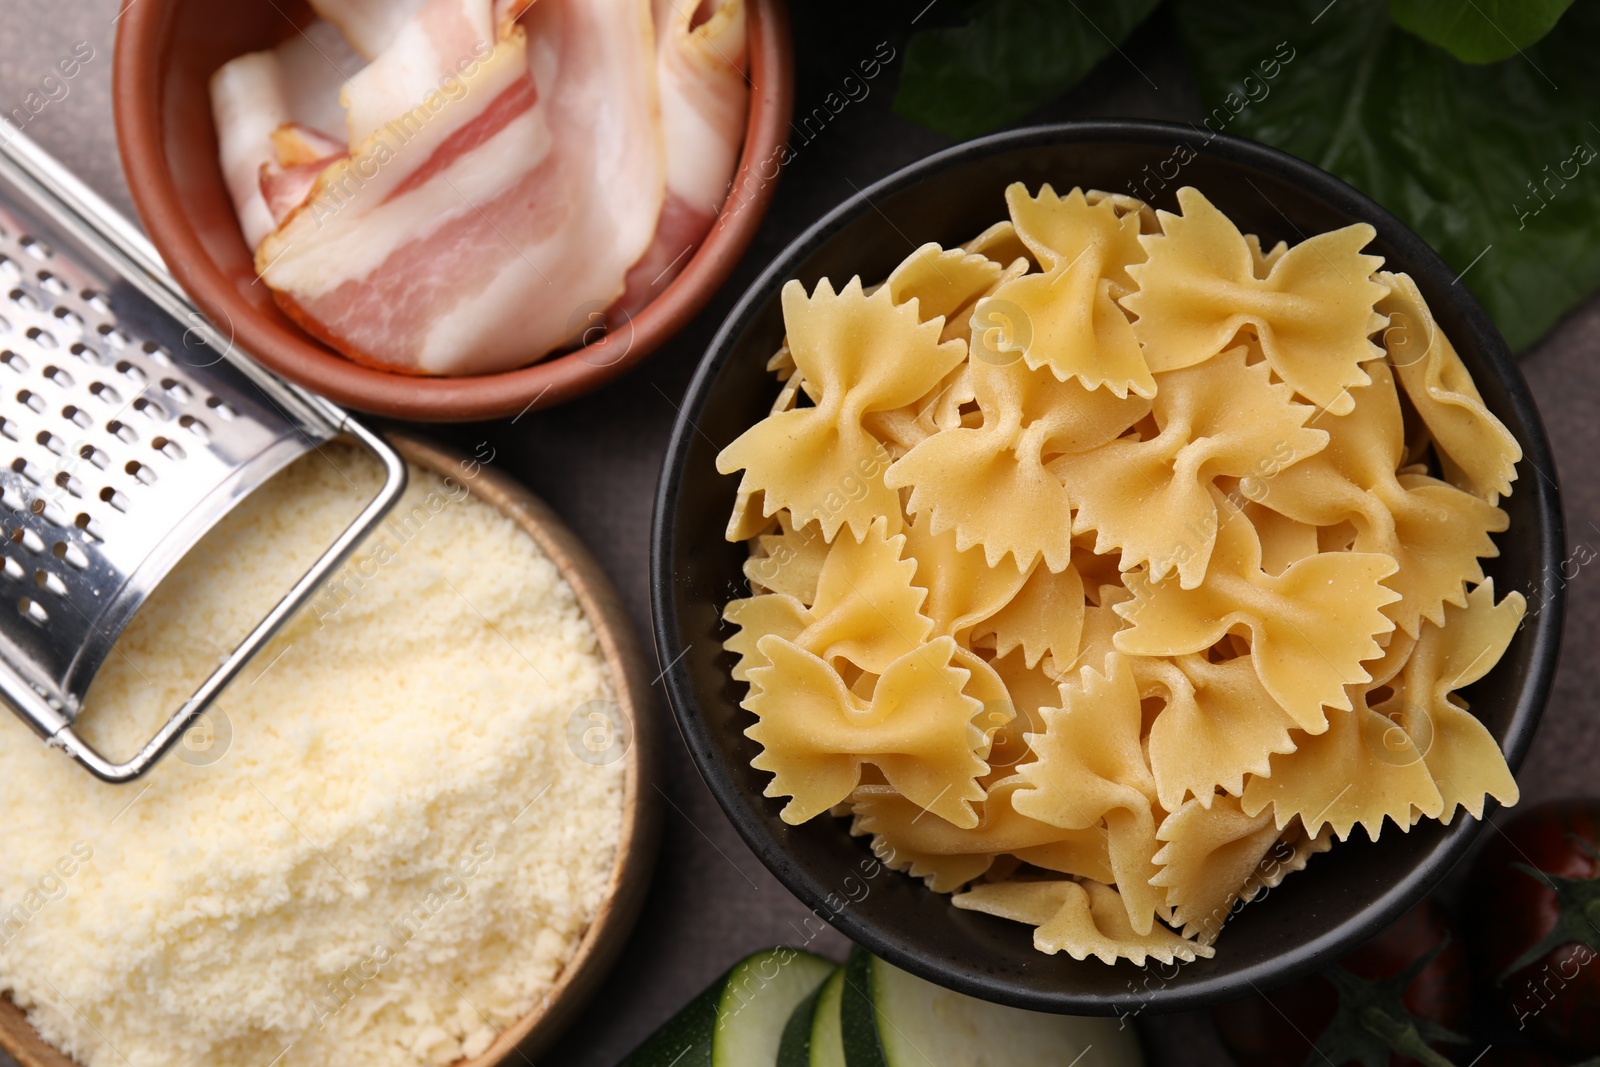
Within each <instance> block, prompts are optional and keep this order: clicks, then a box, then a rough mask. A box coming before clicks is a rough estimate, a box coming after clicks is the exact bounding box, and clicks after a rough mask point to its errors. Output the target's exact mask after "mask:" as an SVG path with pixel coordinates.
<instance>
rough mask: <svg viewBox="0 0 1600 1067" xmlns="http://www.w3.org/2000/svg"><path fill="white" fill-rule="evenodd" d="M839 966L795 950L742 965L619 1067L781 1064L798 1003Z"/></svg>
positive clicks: (759, 955)
mask: <svg viewBox="0 0 1600 1067" xmlns="http://www.w3.org/2000/svg"><path fill="white" fill-rule="evenodd" d="M837 969H838V967H837V966H836V965H835V964H834V963H833V962H832V961H831V960H825V959H823V958H822V957H821V956H815V955H812V954H811V953H809V952H801V951H798V950H796V949H792V948H773V949H766V950H764V951H761V952H757V953H755V954H754V955H751V956H747V957H745V958H744V959H742V960H740V961H739V962H738V963H736V964H734V965H733V967H732V968H731V969H729V971H728V973H726V974H724V975H723V976H722V977H721V978H718V979H717V980H716V981H715V982H713V983H711V985H710V986H709V987H708V988H707V989H706V990H705V991H704V992H702V993H701V994H700V995H699V996H697V997H695V998H694V1000H692V1001H690V1002H689V1004H688V1006H687V1007H685V1008H684V1009H683V1010H682V1011H680V1012H678V1014H677V1015H674V1016H673V1017H672V1018H671V1019H668V1020H667V1021H666V1022H665V1023H664V1024H662V1026H661V1028H660V1029H659V1030H657V1031H656V1032H655V1033H653V1034H651V1035H650V1036H649V1037H648V1038H646V1039H645V1041H644V1044H642V1045H640V1046H639V1047H638V1048H636V1049H634V1050H633V1052H632V1053H630V1054H629V1056H628V1058H627V1059H625V1060H623V1061H622V1063H621V1064H619V1067H766V1065H767V1064H775V1063H776V1062H777V1057H778V1044H779V1042H780V1041H781V1040H782V1038H783V1032H784V1025H785V1024H786V1023H787V1022H788V1020H789V1017H790V1015H792V1014H793V1012H794V1009H795V1005H797V1004H799V1003H800V1002H801V1001H803V1000H805V999H806V998H807V997H809V996H811V995H812V994H813V993H815V992H816V990H817V987H818V986H820V985H821V984H822V983H823V981H824V980H825V979H826V978H827V977H828V975H829V974H830V973H832V972H833V971H835V970H837Z"/></svg>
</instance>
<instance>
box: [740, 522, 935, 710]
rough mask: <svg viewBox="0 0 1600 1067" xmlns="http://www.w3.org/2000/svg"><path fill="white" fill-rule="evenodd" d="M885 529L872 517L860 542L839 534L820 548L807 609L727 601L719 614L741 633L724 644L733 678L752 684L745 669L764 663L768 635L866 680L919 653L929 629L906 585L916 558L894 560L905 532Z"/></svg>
mask: <svg viewBox="0 0 1600 1067" xmlns="http://www.w3.org/2000/svg"><path fill="white" fill-rule="evenodd" d="M884 528H885V526H884V521H883V520H882V519H879V520H877V521H876V522H874V523H873V524H872V526H871V527H870V528H869V529H868V530H867V536H866V537H865V538H863V539H862V540H860V541H855V540H853V539H851V538H849V537H841V538H839V539H838V540H836V541H834V543H833V544H832V545H831V546H829V547H828V548H827V555H826V557H824V559H823V560H822V564H821V567H820V569H819V570H818V573H817V578H816V581H815V584H814V600H813V602H812V604H811V605H810V606H809V607H808V606H807V605H806V604H805V603H804V601H802V600H801V599H800V598H799V597H797V596H792V595H790V594H788V593H765V594H761V595H759V596H754V597H747V598H745V599H743V600H734V601H731V602H730V603H729V604H728V606H727V607H726V608H725V609H724V610H723V617H724V619H726V620H727V621H728V622H730V623H733V624H734V625H736V626H738V627H740V631H739V633H737V634H735V635H734V636H732V637H730V638H728V639H727V640H726V641H725V642H724V645H725V646H726V647H727V648H728V650H729V651H731V652H734V653H737V654H738V655H739V657H740V659H739V664H738V666H736V667H735V668H734V672H733V676H734V678H736V679H738V680H740V681H748V682H750V684H751V685H755V684H756V682H755V681H754V680H753V679H751V677H750V672H751V671H752V670H754V669H756V668H758V667H763V666H766V665H767V663H766V659H765V657H764V656H763V654H762V653H761V649H760V640H761V638H762V637H764V636H766V635H767V634H777V635H778V636H780V637H782V638H783V639H784V640H786V641H792V642H794V643H795V644H796V645H798V646H799V647H801V648H803V649H805V650H806V651H807V652H810V653H812V654H813V655H816V656H819V657H821V658H822V659H824V660H827V661H832V660H834V659H841V658H842V659H845V660H848V661H849V662H850V663H852V664H854V665H855V666H856V667H859V668H860V669H861V670H862V671H865V672H866V673H868V674H873V675H878V674H882V673H883V672H884V671H886V670H888V668H889V665H890V664H891V663H893V662H894V661H895V660H897V659H899V658H900V657H902V656H904V655H905V654H906V653H908V652H912V651H914V650H916V649H917V648H919V647H920V646H921V645H922V643H923V641H924V640H926V639H927V637H928V635H929V632H930V631H931V630H932V629H933V620H931V619H929V618H928V617H927V616H925V615H923V614H922V613H921V612H920V611H919V610H918V607H919V605H921V603H922V601H923V599H924V597H926V595H927V594H926V592H925V591H924V590H922V589H920V588H918V587H916V586H914V585H912V584H911V580H912V576H913V575H914V574H915V573H916V567H917V564H916V561H915V560H910V559H902V558H901V553H902V550H903V547H904V545H905V535H904V534H896V535H895V536H893V537H886V536H885V535H884Z"/></svg>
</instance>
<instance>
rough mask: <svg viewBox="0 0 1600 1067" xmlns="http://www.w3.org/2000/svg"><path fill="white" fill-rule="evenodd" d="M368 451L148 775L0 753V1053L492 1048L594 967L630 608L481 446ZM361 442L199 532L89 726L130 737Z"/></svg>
mask: <svg viewBox="0 0 1600 1067" xmlns="http://www.w3.org/2000/svg"><path fill="white" fill-rule="evenodd" d="M394 443H395V445H396V447H397V448H398V449H399V451H400V452H401V453H402V454H403V455H404V456H405V458H406V460H407V462H408V464H409V466H410V468H411V485H410V487H408V489H407V493H406V496H405V497H404V498H403V499H402V501H401V502H400V503H399V504H398V505H396V507H395V509H394V511H393V512H391V514H390V515H389V516H388V518H387V519H386V520H385V522H384V525H383V526H382V527H381V529H380V530H379V531H378V532H377V533H375V534H373V535H372V536H371V537H370V538H369V539H368V540H367V541H366V542H364V543H363V545H362V547H361V548H359V549H358V550H357V552H356V554H355V555H354V556H353V557H352V559H351V561H350V562H349V563H348V564H347V565H346V566H345V567H344V568H343V569H342V570H341V571H340V572H339V573H338V574H337V575H336V576H335V577H334V578H332V579H330V580H329V581H328V583H326V584H325V585H324V586H323V588H322V589H321V590H320V591H319V593H318V595H317V597H316V598H314V600H313V601H312V602H311V603H310V604H309V605H308V606H307V607H306V608H305V609H303V610H302V611H301V612H300V613H299V614H298V615H297V616H296V617H295V618H294V619H293V620H291V622H290V623H288V624H287V625H286V627H285V629H284V630H283V632H282V633H281V634H280V635H279V637H277V638H275V639H274V642H273V646H270V647H269V648H268V649H266V650H265V651H264V653H263V654H262V655H261V656H258V657H257V659H256V660H255V661H254V663H253V664H252V665H251V666H250V667H249V668H247V671H246V674H245V675H244V676H242V677H241V678H240V680H239V681H238V682H237V683H236V684H235V686H234V687H232V689H230V691H228V692H225V693H224V694H223V696H222V698H221V699H220V701H219V706H220V709H221V710H220V711H218V712H216V713H210V712H208V713H207V716H206V717H205V719H204V720H202V722H201V723H200V724H199V725H197V726H196V727H195V728H193V729H192V730H191V731H190V733H189V734H188V735H186V737H185V739H184V742H183V744H181V745H180V746H179V747H178V748H177V749H175V750H174V752H173V753H172V754H171V755H169V756H168V757H167V758H166V759H165V760H164V761H163V762H162V763H161V764H159V765H158V766H157V767H156V768H155V770H153V771H152V772H151V773H150V775H148V776H147V777H146V778H144V779H142V780H141V781H140V782H138V783H136V784H134V785H131V786H107V785H104V784H101V783H99V782H95V781H92V780H90V779H89V777H88V776H87V775H84V774H83V773H82V772H81V771H80V770H78V769H77V768H75V767H73V766H71V765H70V763H69V761H67V760H65V759H62V758H61V757H60V756H59V755H58V754H55V753H51V752H48V751H47V750H45V749H44V748H43V747H41V746H39V745H37V744H29V743H27V742H26V741H25V740H24V739H23V737H22V736H21V735H19V736H17V737H8V738H6V739H5V740H4V741H3V742H0V764H5V765H6V766H5V767H4V768H3V770H0V793H6V794H7V799H6V806H7V810H8V811H10V812H11V813H12V814H13V815H14V816H15V817H14V818H8V826H7V829H6V830H5V831H0V841H4V846H3V851H4V853H5V854H6V856H7V862H6V864H5V869H4V870H3V871H0V905H3V907H0V911H4V912H5V914H4V916H0V942H4V947H3V949H0V991H3V992H4V996H3V997H0V1048H3V1049H4V1050H5V1051H6V1052H7V1053H9V1054H10V1055H11V1056H12V1057H13V1058H14V1059H15V1060H16V1061H17V1062H18V1063H19V1064H21V1065H22V1067H72V1065H74V1064H84V1065H86V1067H99V1065H101V1064H113V1063H122V1062H126V1057H125V1056H124V1053H127V1054H128V1055H131V1056H133V1057H135V1058H138V1059H141V1060H148V1061H149V1062H180V1061H181V1062H195V1061H204V1062H207V1063H213V1064H225V1063H240V1064H266V1063H268V1062H269V1061H273V1057H274V1056H277V1057H278V1059H277V1060H276V1061H275V1062H276V1063H277V1064H279V1065H282V1067H289V1065H292V1064H294V1063H296V1062H300V1063H307V1064H310V1063H318V1062H328V1061H329V1060H335V1061H337V1060H340V1059H343V1060H347V1061H350V1060H358V1061H360V1062H365V1063H393V1064H403V1063H405V1064H408V1063H415V1064H426V1063H439V1064H443V1063H451V1062H454V1063H462V1064H468V1065H470V1067H489V1065H491V1064H496V1063H500V1062H502V1061H503V1060H505V1059H507V1057H510V1056H512V1055H513V1054H514V1053H515V1054H517V1055H519V1056H521V1057H523V1058H526V1057H536V1056H538V1055H540V1054H541V1053H542V1052H543V1051H544V1050H545V1049H546V1048H547V1047H548V1046H549V1045H550V1044H551V1043H552V1042H553V1041H554V1040H555V1039H556V1038H557V1037H558V1036H559V1035H560V1034H561V1032H562V1031H563V1030H564V1029H565V1028H566V1027H567V1026H568V1025H569V1024H570V1023H571V1022H572V1021H573V1020H574V1018H575V1017H576V1016H577V1014H578V1012H579V1011H581V1010H582V1008H583V1006H584V1004H585V1003H586V1002H587V1001H588V999H589V998H590V997H591V996H592V995H593V994H594V992H595V990H596V989H597V988H598V986H599V984H600V982H601V980H602V979H603V978H604V976H605V974H606V972H607V971H608V970H609V969H610V967H611V965H612V963H613V962H614V961H615V959H616V957H617V954H618V953H619V951H620V950H621V947H622V945H623V943H624V941H625V940H626V938H627V936H628V934H629V932H630V930H631V929H632V927H633V924H634V922H635V920H636V919H637V917H638V914H639V910H640V906H641V904H642V901H643V898H644V894H645V890H646V888H647V886H648V883H649V874H650V868H651V866H652V864H653V862H654V859H655V853H656V846H657V838H658V830H659V817H658V816H659V813H658V811H657V809H656V807H655V806H654V805H652V804H647V803H646V804H641V803H640V790H641V788H642V786H643V782H644V780H645V775H646V773H647V769H648V768H649V766H650V764H651V761H652V760H653V759H654V753H655V737H654V727H653V723H652V718H651V716H652V709H651V708H650V706H649V705H650V701H649V698H648V691H649V683H648V677H647V675H646V674H645V672H644V668H643V664H642V661H641V659H640V652H639V648H638V646H637V643H636V640H635V637H634V634H633V630H632V627H631V624H630V623H629V621H628V619H627V617H626V614H625V613H624V611H623V609H622V607H621V604H620V602H619V601H618V599H617V596H616V594H615V592H614V590H613V589H612V586H611V583H610V581H609V580H608V579H607V577H606V576H605V574H604V573H603V572H602V571H601V570H600V568H599V565H598V564H597V563H596V562H595V561H594V559H593V557H592V556H591V555H590V554H589V552H588V551H587V550H586V549H585V548H584V547H583V545H582V544H581V543H580V542H579V541H578V539H577V537H576V536H575V535H574V534H573V533H572V531H570V530H569V529H567V527H566V526H565V525H563V524H562V522H561V521H560V519H559V518H558V517H557V516H556V515H555V514H554V513H553V512H552V511H551V510H550V509H549V508H548V507H547V506H546V505H545V504H544V503H543V502H542V501H540V500H539V499H538V498H537V497H535V496H533V495H532V494H531V493H529V492H528V491H527V490H526V489H524V488H523V487H522V486H520V485H518V484H517V483H516V482H514V481H513V480H512V479H510V478H509V477H507V476H506V475H504V474H501V473H500V472H498V471H497V470H495V469H494V468H493V466H492V462H493V456H492V455H491V454H487V453H485V454H483V455H480V456H478V457H469V456H465V455H462V454H458V453H455V452H452V451H450V450H447V449H445V448H441V447H439V446H436V445H433V444H430V443H427V442H424V441H422V440H418V439H415V438H411V437H403V436H400V435H395V436H394ZM363 459H364V457H363V456H362V455H360V454H359V453H357V452H355V451H354V450H353V449H352V450H349V451H341V446H338V445H335V446H330V447H329V448H327V449H325V450H323V451H321V452H319V453H313V454H312V455H310V456H308V457H306V458H305V459H304V460H302V461H300V463H299V464H297V465H295V466H291V467H290V468H288V469H287V470H286V471H285V472H284V473H283V474H281V475H279V476H278V478H277V479H275V480H274V481H273V482H272V483H270V484H269V485H268V486H267V487H265V488H263V489H262V490H260V491H259V492H258V493H257V494H255V495H254V496H252V497H251V498H249V499H248V500H247V501H245V502H244V503H243V504H242V505H241V506H240V507H239V508H238V509H236V511H235V512H234V513H233V514H232V515H230V516H229V517H228V518H227V519H225V520H224V521H223V522H222V523H221V524H219V526H218V527H217V528H216V529H215V530H214V531H213V532H212V533H211V534H210V535H209V536H208V538H207V540H206V541H205V542H203V543H202V545H201V546H200V547H198V548H197V549H196V550H195V551H194V552H192V553H191V554H190V557H189V558H187V559H186V560H185V561H184V563H183V564H180V566H179V568H178V569H177V570H175V571H174V572H173V575H172V577H171V578H169V579H168V581H167V582H165V583H163V587H162V590H159V591H158V593H157V595H156V597H154V598H152V600H151V602H150V604H149V605H147V606H146V608H145V609H142V612H141V617H139V618H136V619H135V620H134V622H133V623H131V624H130V626H129V628H128V629H127V630H126V631H124V633H123V635H122V636H121V637H120V638H119V642H118V646H117V647H118V648H119V650H121V655H120V656H114V657H112V658H113V660H114V661H116V662H117V663H120V664H122V665H123V667H122V668H119V667H117V666H111V667H108V668H106V669H105V670H103V671H102V673H101V675H100V676H99V677H97V679H96V682H95V687H94V688H93V689H91V692H90V695H89V698H88V700H87V701H86V710H85V715H84V718H83V720H82V721H83V723H84V728H85V729H86V730H89V731H91V732H93V731H95V730H96V729H99V730H101V731H102V732H103V733H104V734H105V735H106V736H104V737H102V738H101V740H102V741H109V743H111V744H112V745H113V747H115V744H116V742H117V740H118V739H119V738H121V737H123V736H124V735H125V736H128V737H132V736H134V735H136V734H137V732H138V730H140V729H143V728H144V724H143V723H140V722H138V721H136V720H139V719H140V718H141V716H142V715H144V714H147V713H148V714H155V713H156V706H157V705H158V704H160V703H161V702H162V701H163V700H165V699H167V689H169V688H170V689H171V690H173V691H177V690H178V689H180V688H182V687H183V686H184V685H185V684H186V683H187V679H185V678H182V677H180V676H181V675H183V674H184V673H185V671H186V670H190V669H197V668H198V667H199V666H200V665H201V664H202V663H203V662H204V661H206V660H207V659H208V658H209V656H210V655H211V651H210V650H209V649H207V648H205V647H204V646H205V644H206V641H207V634H208V632H215V633H217V634H219V635H222V634H223V631H226V630H227V629H228V628H229V627H230V624H232V623H234V622H237V621H239V620H242V619H243V618H244V616H245V615H247V614H249V613H250V612H252V611H255V610H258V609H257V607H256V606H255V605H251V604H248V603H243V604H242V603H240V601H241V600H248V599H249V594H250V593H251V592H252V591H253V589H254V587H256V586H259V587H260V589H261V591H262V592H263V593H264V594H265V595H269V596H271V595H275V593H276V592H277V591H278V590H280V589H281V588H284V587H286V583H283V584H275V583H276V582H277V580H278V579H279V578H280V577H281V575H280V574H279V573H277V572H283V573H284V574H289V573H298V572H296V571H295V567H296V566H298V565H299V561H298V560H297V559H296V558H295V556H296V551H297V550H298V549H299V548H300V547H301V546H300V542H301V541H302V540H303V541H304V542H305V543H306V544H307V545H310V546H311V547H312V548H315V546H316V545H317V544H318V543H319V540H318V538H319V536H320V534H321V532H322V531H320V530H314V529H312V528H314V527H316V526H318V525H319V524H320V525H323V526H329V525H338V524H342V523H343V522H345V521H348V516H347V515H344V514H343V513H342V512H340V511H339V510H338V509H337V508H333V507H331V506H326V505H327V501H328V500H330V499H337V500H339V502H340V503H343V504H352V505H353V502H354V501H355V500H356V499H357V498H358V496H359V494H358V492H357V491H356V490H353V489H351V487H350V484H349V483H350V482H356V483H360V482H362V481H363V479H364V478H366V477H369V476H370V477H376V469H375V468H374V469H373V470H371V471H364V470H362V469H358V468H359V467H360V461H361V460H363ZM350 510H351V511H353V506H352V507H351V508H350ZM241 561H246V562H247V563H248V565H240V564H241ZM219 563H221V564H223V565H222V566H219ZM230 564H231V565H230ZM263 575H267V576H268V578H267V579H264V578H263ZM234 615H237V616H238V617H239V619H238V620H235V619H234V618H233V616H234ZM217 639H218V640H223V639H225V635H223V636H219V637H218V638H217ZM196 645H198V646H201V647H200V648H198V649H196V650H194V651H193V653H192V659H191V660H186V659H185V655H186V654H187V653H186V651H185V650H187V649H189V648H190V647H191V646H196ZM162 656H170V657H171V661H170V663H169V664H168V666H169V668H170V670H169V671H168V672H167V673H169V674H170V675H172V679H171V681H170V685H169V682H168V678H167V677H166V676H165V675H164V674H163V673H162V672H161V671H159V670H152V669H151V668H152V665H154V664H155V663H156V662H157V661H158V660H159V659H160V657H162ZM124 668H126V669H124ZM150 679H153V681H151V680H150ZM184 691H187V690H184ZM147 705H148V706H147ZM97 706H98V707H102V708H111V709H112V710H110V711H108V712H106V713H105V714H104V715H102V714H101V713H99V712H97V711H96V707H97ZM113 706H114V707H113ZM102 720H104V721H102ZM8 721H9V719H8ZM5 728H6V727H0V732H3V730H4V729H5ZM12 794H14V795H12ZM24 797H31V798H32V802H31V803H23V802H22V800H23V798H24ZM19 1004H20V1005H21V1006H19ZM24 1009H26V1010H24Z"/></svg>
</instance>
